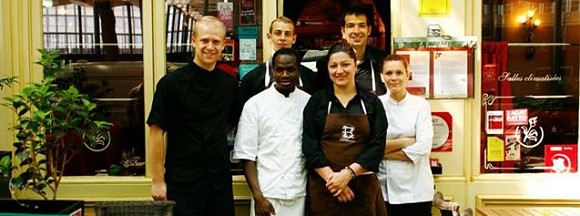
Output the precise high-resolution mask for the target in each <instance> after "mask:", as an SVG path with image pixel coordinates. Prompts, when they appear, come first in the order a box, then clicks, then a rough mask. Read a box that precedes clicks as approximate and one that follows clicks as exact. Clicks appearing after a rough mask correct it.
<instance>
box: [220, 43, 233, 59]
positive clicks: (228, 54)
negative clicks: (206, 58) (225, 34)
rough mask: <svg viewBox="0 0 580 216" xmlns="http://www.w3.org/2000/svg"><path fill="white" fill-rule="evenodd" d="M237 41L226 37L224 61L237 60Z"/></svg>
mask: <svg viewBox="0 0 580 216" xmlns="http://www.w3.org/2000/svg"><path fill="white" fill-rule="evenodd" d="M235 45H236V43H235V41H234V40H233V39H226V40H225V43H224V49H223V51H222V61H235V60H236V59H235V55H234V54H235V51H236V50H235V47H236V46H235Z"/></svg>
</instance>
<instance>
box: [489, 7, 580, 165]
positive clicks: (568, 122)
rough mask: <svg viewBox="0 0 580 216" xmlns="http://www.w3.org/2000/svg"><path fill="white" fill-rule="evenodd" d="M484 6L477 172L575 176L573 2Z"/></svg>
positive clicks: (578, 52) (579, 49)
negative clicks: (480, 117) (568, 173)
mask: <svg viewBox="0 0 580 216" xmlns="http://www.w3.org/2000/svg"><path fill="white" fill-rule="evenodd" d="M571 2H576V4H570V3H571ZM483 6H484V7H483V8H482V10H483V13H482V14H483V17H482V20H483V23H482V34H483V35H482V37H483V39H484V40H483V42H482V48H481V52H482V79H481V80H482V83H481V86H482V98H483V101H482V122H481V125H482V131H481V148H480V149H481V163H480V170H481V172H482V173H530V172H577V169H578V168H577V164H578V161H577V155H578V98H579V93H578V92H579V87H578V83H579V79H578V75H579V70H580V69H579V66H580V63H579V59H580V45H579V44H580V37H579V35H578V32H579V31H580V25H579V24H578V22H574V21H573V20H577V19H578V18H580V13H578V11H579V10H580V8H578V7H577V6H578V4H577V1H559V0H540V1H515V0H510V1H495V0H484V1H483ZM522 14H525V15H526V16H527V17H524V19H522ZM532 17H533V18H532ZM535 19H537V20H541V22H535V21H533V20H535ZM527 20H529V21H530V22H533V23H528V22H527ZM530 25H533V28H532V27H530ZM498 111H499V113H497V112H498ZM496 114H501V115H496ZM494 125H495V126H494ZM494 127H495V128H494ZM498 129H499V130H498ZM497 131H499V132H497ZM494 146H497V148H496V147H494ZM568 159H570V160H568Z"/></svg>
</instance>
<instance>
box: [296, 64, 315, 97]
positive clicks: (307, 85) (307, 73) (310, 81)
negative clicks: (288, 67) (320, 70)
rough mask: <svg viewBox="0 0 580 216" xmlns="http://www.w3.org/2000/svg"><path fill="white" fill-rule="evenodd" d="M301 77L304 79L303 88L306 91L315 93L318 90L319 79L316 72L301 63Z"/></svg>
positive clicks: (311, 93)
mask: <svg viewBox="0 0 580 216" xmlns="http://www.w3.org/2000/svg"><path fill="white" fill-rule="evenodd" d="M300 79H302V84H303V85H304V86H302V90H303V91H305V92H306V93H308V94H310V95H313V94H314V93H315V92H316V91H318V87H317V86H318V83H317V82H318V81H317V78H316V73H314V71H312V70H310V68H308V67H305V66H303V65H300Z"/></svg>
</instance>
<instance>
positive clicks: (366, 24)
mask: <svg viewBox="0 0 580 216" xmlns="http://www.w3.org/2000/svg"><path fill="white" fill-rule="evenodd" d="M372 22H373V19H372V15H371V14H369V13H368V12H367V8H366V7H365V6H364V5H353V6H350V7H348V8H346V10H345V11H344V13H343V19H342V21H341V34H342V38H343V39H344V40H345V41H346V42H347V43H348V44H349V45H350V46H351V47H352V48H354V50H355V52H356V62H357V71H356V75H355V80H356V86H357V87H358V88H360V89H362V90H365V91H369V92H372V93H374V94H375V95H383V94H385V93H386V92H387V90H386V88H385V85H384V84H383V81H382V80H381V68H380V64H379V63H380V61H381V60H382V59H383V57H384V56H385V55H386V53H385V52H384V51H382V50H380V49H376V48H373V47H370V46H368V40H369V36H370V35H371V31H372V25H373V23H372ZM326 67H327V59H325V58H322V59H320V60H319V61H317V62H316V68H317V70H318V72H317V79H318V86H319V87H321V88H328V87H330V86H332V82H331V81H330V77H329V75H328V69H327V68H326Z"/></svg>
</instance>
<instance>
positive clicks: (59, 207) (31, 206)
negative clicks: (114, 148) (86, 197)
mask: <svg viewBox="0 0 580 216" xmlns="http://www.w3.org/2000/svg"><path fill="white" fill-rule="evenodd" d="M0 206H2V207H1V208H0V216H16V215H18V216H27V215H28V216H32V215H47V216H48V215H62V216H82V215H84V202H83V201H79V200H13V199H0Z"/></svg>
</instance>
